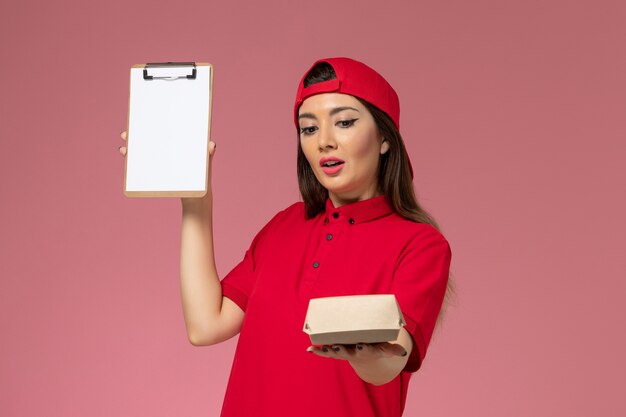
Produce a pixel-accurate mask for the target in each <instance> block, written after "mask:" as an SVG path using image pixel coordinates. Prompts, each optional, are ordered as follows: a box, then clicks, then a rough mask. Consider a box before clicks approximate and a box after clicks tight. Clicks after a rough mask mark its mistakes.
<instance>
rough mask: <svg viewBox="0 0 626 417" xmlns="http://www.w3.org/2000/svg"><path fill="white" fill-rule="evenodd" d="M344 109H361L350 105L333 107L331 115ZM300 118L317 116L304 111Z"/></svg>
mask: <svg viewBox="0 0 626 417" xmlns="http://www.w3.org/2000/svg"><path fill="white" fill-rule="evenodd" d="M344 110H354V111H357V112H358V111H359V110H358V109H355V108H354V107H349V106H342V107H335V108H334V109H332V110H331V111H330V113H329V114H330V115H331V116H334V115H335V114H337V113H339V112H342V111H344ZM298 119H316V120H317V117H315V115H314V114H313V113H302V114H301V115H299V116H298Z"/></svg>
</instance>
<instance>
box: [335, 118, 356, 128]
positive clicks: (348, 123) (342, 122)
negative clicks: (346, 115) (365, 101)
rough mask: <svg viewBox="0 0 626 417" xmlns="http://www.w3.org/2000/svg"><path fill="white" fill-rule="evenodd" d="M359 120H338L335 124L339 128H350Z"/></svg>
mask: <svg viewBox="0 0 626 417" xmlns="http://www.w3.org/2000/svg"><path fill="white" fill-rule="evenodd" d="M357 120H359V119H350V120H340V121H338V122H337V124H338V125H339V127H350V126H352V125H353V124H354V122H356V121H357Z"/></svg>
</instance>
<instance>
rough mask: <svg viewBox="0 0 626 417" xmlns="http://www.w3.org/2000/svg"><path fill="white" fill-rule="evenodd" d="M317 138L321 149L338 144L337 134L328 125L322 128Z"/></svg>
mask: <svg viewBox="0 0 626 417" xmlns="http://www.w3.org/2000/svg"><path fill="white" fill-rule="evenodd" d="M317 138H318V144H319V147H320V149H325V148H329V147H331V148H332V147H335V145H336V142H335V135H334V133H333V131H332V129H329V128H327V127H323V128H320V132H319V135H317Z"/></svg>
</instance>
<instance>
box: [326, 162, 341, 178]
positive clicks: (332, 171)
mask: <svg viewBox="0 0 626 417" xmlns="http://www.w3.org/2000/svg"><path fill="white" fill-rule="evenodd" d="M341 168H343V163H341V164H337V165H335V166H332V167H325V166H323V167H322V171H324V172H325V173H326V174H328V175H332V174H336V173H338V172H339V171H341Z"/></svg>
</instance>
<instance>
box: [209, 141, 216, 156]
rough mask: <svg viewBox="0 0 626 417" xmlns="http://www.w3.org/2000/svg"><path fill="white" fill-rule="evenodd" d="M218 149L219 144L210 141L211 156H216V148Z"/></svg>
mask: <svg viewBox="0 0 626 417" xmlns="http://www.w3.org/2000/svg"><path fill="white" fill-rule="evenodd" d="M216 147H217V144H216V143H215V142H213V141H209V156H213V155H215V148H216Z"/></svg>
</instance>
